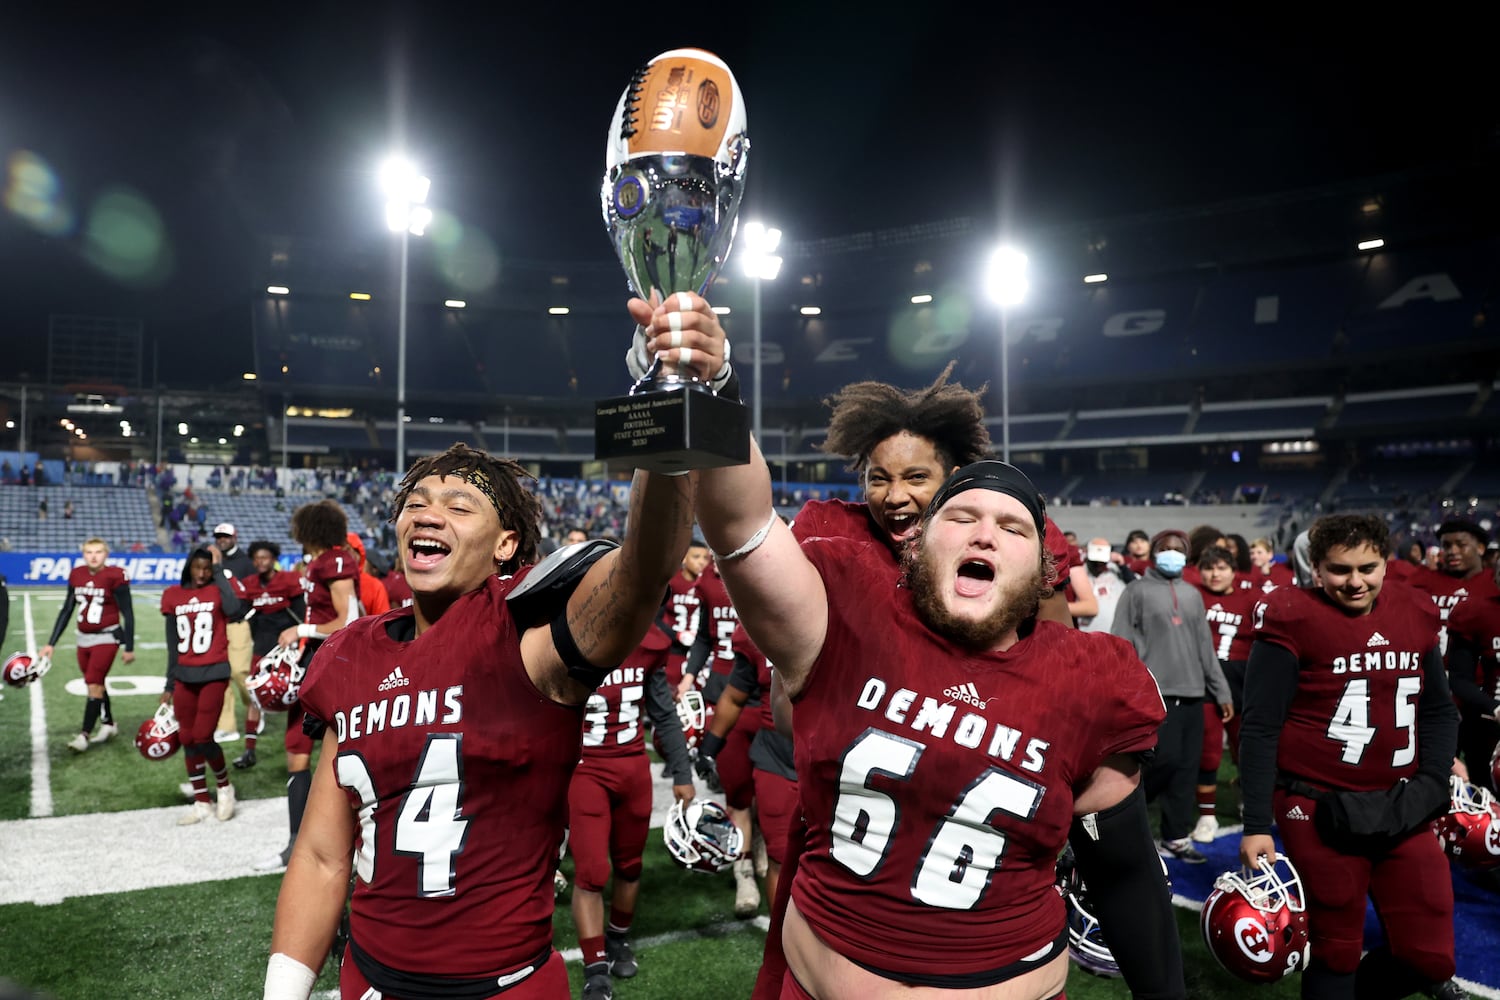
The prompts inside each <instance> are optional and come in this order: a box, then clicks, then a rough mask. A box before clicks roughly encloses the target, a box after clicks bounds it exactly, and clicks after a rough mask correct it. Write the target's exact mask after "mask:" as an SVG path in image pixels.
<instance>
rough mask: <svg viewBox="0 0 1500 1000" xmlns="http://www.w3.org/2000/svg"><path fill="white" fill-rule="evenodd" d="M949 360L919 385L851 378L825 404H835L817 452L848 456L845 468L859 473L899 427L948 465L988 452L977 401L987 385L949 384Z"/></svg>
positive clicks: (988, 441) (966, 463)
mask: <svg viewBox="0 0 1500 1000" xmlns="http://www.w3.org/2000/svg"><path fill="white" fill-rule="evenodd" d="M953 366H954V363H953V362H949V363H948V367H947V368H944V369H943V373H942V374H941V375H939V376H938V377H937V380H936V381H935V382H933V383H932V384H931V385H929V386H927V387H926V388H923V389H912V390H902V389H898V388H896V387H895V386H893V385H887V384H886V383H884V382H855V383H853V384H852V385H846V386H845V387H844V388H842V389H840V390H839V391H838V392H836V393H834V394H833V395H831V396H829V397H828V398H827V399H825V400H824V401H823V402H824V403H826V404H827V405H828V406H830V407H832V408H833V417H832V419H830V421H829V423H828V439H827V440H826V441H824V442H823V444H822V446H821V448H820V449H819V450H821V451H824V452H827V453H829V454H832V455H842V456H844V457H845V458H847V459H849V471H851V472H863V471H864V469H865V466H866V465H867V464H868V463H869V461H870V452H872V451H874V450H875V449H876V447H878V446H879V445H880V443H881V442H882V441H884V440H885V439H886V438H889V437H893V436H895V435H896V434H899V433H901V432H902V431H907V432H909V433H911V434H915V435H917V436H918V437H923V438H926V439H927V440H929V441H931V442H932V445H933V447H934V448H935V449H936V450H937V453H938V457H939V458H940V459H942V461H943V465H944V466H945V467H946V468H950V469H951V468H955V467H958V466H964V465H968V464H970V463H971V462H977V461H979V460H980V459H982V458H984V457H985V456H987V455H988V454H989V453H990V432H989V430H988V429H987V428H986V427H985V426H984V407H983V406H982V405H981V404H980V400H981V399H982V398H983V396H984V391H985V389H987V388H988V387H989V386H988V383H986V384H985V385H982V386H980V387H979V388H978V389H977V390H970V389H965V388H964V387H963V386H962V385H959V384H958V383H956V382H955V383H953V384H951V385H950V384H949V382H948V376H949V375H951V374H953Z"/></svg>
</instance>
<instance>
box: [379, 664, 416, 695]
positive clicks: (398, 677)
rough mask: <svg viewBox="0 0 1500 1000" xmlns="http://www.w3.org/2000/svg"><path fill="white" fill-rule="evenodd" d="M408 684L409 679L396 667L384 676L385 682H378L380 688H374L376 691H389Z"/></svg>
mask: <svg viewBox="0 0 1500 1000" xmlns="http://www.w3.org/2000/svg"><path fill="white" fill-rule="evenodd" d="M410 683H411V678H410V677H407V676H406V675H405V674H403V673H402V672H401V668H400V667H397V668H396V669H395V670H392V671H391V672H390V673H389V674H387V675H386V678H385V680H383V681H381V682H380V687H378V688H376V690H377V691H389V690H391V689H392V688H399V687H406V686H407V685H408V684H410Z"/></svg>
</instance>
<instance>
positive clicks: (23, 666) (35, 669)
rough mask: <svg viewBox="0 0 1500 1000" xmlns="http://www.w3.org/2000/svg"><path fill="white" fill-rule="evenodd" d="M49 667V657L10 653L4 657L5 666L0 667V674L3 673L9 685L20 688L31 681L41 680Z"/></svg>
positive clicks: (50, 660)
mask: <svg viewBox="0 0 1500 1000" xmlns="http://www.w3.org/2000/svg"><path fill="white" fill-rule="evenodd" d="M51 669H52V658H51V657H48V656H27V655H26V654H25V653H11V654H10V655H9V656H7V657H6V658H5V666H4V668H3V669H0V674H3V676H4V677H5V683H7V684H9V685H10V686H11V687H18V688H22V687H25V686H26V685H28V684H30V683H31V682H32V681H39V680H41V679H42V678H43V677H45V676H46V675H47V671H49V670H51Z"/></svg>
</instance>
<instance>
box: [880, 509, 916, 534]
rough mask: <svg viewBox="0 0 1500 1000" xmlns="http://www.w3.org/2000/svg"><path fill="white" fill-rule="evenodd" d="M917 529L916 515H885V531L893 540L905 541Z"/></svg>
mask: <svg viewBox="0 0 1500 1000" xmlns="http://www.w3.org/2000/svg"><path fill="white" fill-rule="evenodd" d="M916 527H917V515H916V514H906V513H903V514H887V515H885V530H886V531H889V532H890V533H891V537H892V538H895V539H905V538H906V537H907V536H908V535H910V534H911V533H912V532H913V531H915V530H916Z"/></svg>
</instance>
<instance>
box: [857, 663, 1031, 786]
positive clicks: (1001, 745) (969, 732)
mask: <svg viewBox="0 0 1500 1000" xmlns="http://www.w3.org/2000/svg"><path fill="white" fill-rule="evenodd" d="M919 697H920V698H921V706H920V707H919V708H916V710H915V711H913V706H914V705H915V704H916V702H917V699H918V698H919ZM964 700H965V701H968V700H969V699H964ZM856 704H858V705H859V707H860V708H862V709H864V710H865V711H867V712H880V714H881V715H883V716H885V718H887V719H888V720H890V721H891V722H894V723H896V724H897V725H903V726H908V727H910V728H911V729H912V730H913V731H915V732H919V733H920V732H924V731H925V732H929V733H931V734H932V735H933V736H934V737H936V738H938V739H943V738H944V737H947V738H948V739H951V740H952V741H953V742H954V743H957V744H958V745H959V746H961V747H967V748H969V749H970V750H978V749H980V748H981V747H983V748H984V752H985V753H986V754H988V755H989V756H991V757H995V758H998V759H999V760H1005V761H1013V762H1016V763H1018V765H1019V766H1020V768H1021V769H1022V770H1023V771H1030V772H1032V773H1033V774H1040V773H1041V771H1042V768H1043V767H1044V766H1045V765H1046V763H1047V762H1046V753H1047V749H1048V748H1049V747H1050V746H1051V745H1052V744H1051V743H1049V742H1048V741H1046V740H1038V739H1027V740H1026V741H1025V749H1024V751H1022V752H1023V755H1024V759H1022V760H1020V761H1015V756H1016V751H1017V750H1018V749H1019V748H1020V747H1021V745H1022V735H1023V734H1022V733H1021V731H1020V730H1019V729H1013V728H1011V727H1010V726H1005V725H1001V724H999V723H995V724H994V727H993V729H991V723H990V720H989V719H986V718H985V717H984V716H983V715H979V714H978V713H976V712H965V713H964V714H963V716H962V718H960V719H959V720H958V724H957V725H954V724H953V718H954V716H955V715H957V714H958V706H957V705H955V704H954V703H953V701H952V700H951V699H950V700H948V701H947V702H939V701H938V699H936V698H930V697H928V696H926V695H919V694H918V692H916V691H913V690H911V689H910V688H897V689H896V690H895V691H894V692H892V693H891V695H890V697H889V698H887V697H886V683H885V681H883V680H881V679H880V678H878V677H871V678H870V679H869V680H867V681H865V684H864V688H863V689H862V690H861V691H860V693H859V700H858V702H857V703H856ZM882 705H883V706H884V707H883V708H882ZM950 730H951V732H950Z"/></svg>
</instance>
